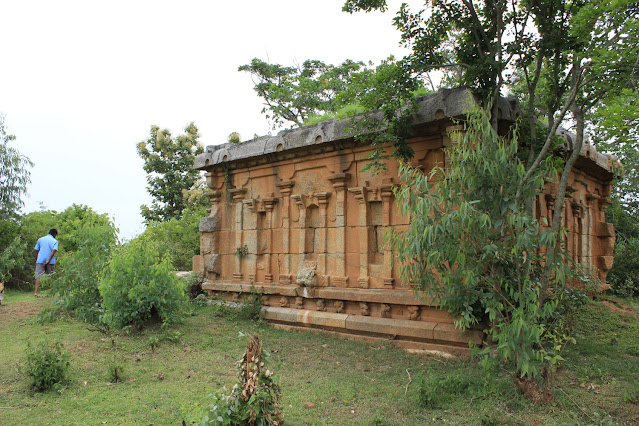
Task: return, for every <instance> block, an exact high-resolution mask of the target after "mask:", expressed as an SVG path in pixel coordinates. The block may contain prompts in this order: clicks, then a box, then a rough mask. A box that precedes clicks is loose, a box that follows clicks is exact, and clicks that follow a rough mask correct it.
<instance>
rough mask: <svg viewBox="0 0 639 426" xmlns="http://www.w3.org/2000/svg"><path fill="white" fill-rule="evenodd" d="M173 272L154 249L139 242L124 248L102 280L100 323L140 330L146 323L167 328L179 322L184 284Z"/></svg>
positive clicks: (184, 304) (183, 308) (184, 301)
mask: <svg viewBox="0 0 639 426" xmlns="http://www.w3.org/2000/svg"><path fill="white" fill-rule="evenodd" d="M172 271H173V264H172V263H171V261H170V260H169V259H168V258H167V257H163V258H162V257H161V256H160V254H159V252H158V250H157V248H156V247H155V246H154V245H152V244H150V243H148V242H146V241H144V240H142V239H136V240H133V241H131V242H129V243H127V244H125V245H124V246H123V247H121V248H120V249H119V250H118V251H117V252H116V253H115V254H114V256H113V257H112V258H111V261H110V262H109V265H108V266H107V268H106V269H105V272H104V274H103V276H102V282H101V284H100V287H99V289H100V294H101V295H102V299H103V303H102V307H103V309H104V315H103V317H102V319H103V321H104V322H106V323H107V324H110V325H113V326H115V327H126V326H129V325H130V326H133V328H135V329H138V330H139V329H141V328H143V327H144V325H145V323H147V322H149V321H159V322H162V323H163V324H170V323H174V322H176V321H179V320H180V319H182V318H183V317H184V315H185V312H186V308H187V304H188V297H187V296H186V294H185V288H184V283H183V281H182V280H180V279H179V278H178V277H177V276H176V275H175V274H173V273H172Z"/></svg>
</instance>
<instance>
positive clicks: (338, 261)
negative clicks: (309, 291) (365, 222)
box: [328, 173, 351, 287]
mask: <svg viewBox="0 0 639 426" xmlns="http://www.w3.org/2000/svg"><path fill="white" fill-rule="evenodd" d="M350 177H351V175H350V174H349V173H339V174H336V175H333V176H331V177H329V178H328V180H329V181H330V182H331V183H332V184H333V188H335V195H336V202H335V254H334V255H335V270H334V271H333V273H334V275H333V276H332V277H331V285H333V286H336V287H348V277H347V276H346V189H347V182H348V180H349V179H350Z"/></svg>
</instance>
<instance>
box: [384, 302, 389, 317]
mask: <svg viewBox="0 0 639 426" xmlns="http://www.w3.org/2000/svg"><path fill="white" fill-rule="evenodd" d="M382 317H383V318H390V305H389V304H388V303H382Z"/></svg>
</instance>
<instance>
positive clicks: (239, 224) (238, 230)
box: [229, 188, 246, 283]
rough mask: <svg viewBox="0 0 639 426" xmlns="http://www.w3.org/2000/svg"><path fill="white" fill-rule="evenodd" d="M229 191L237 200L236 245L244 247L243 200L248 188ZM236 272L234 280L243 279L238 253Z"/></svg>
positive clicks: (235, 200)
mask: <svg viewBox="0 0 639 426" xmlns="http://www.w3.org/2000/svg"><path fill="white" fill-rule="evenodd" d="M229 193H230V194H231V196H232V197H233V201H234V202H235V247H236V248H242V247H244V246H243V244H242V234H243V229H242V205H243V203H242V200H243V199H244V196H245V194H246V188H238V189H230V190H229ZM234 269H235V272H233V282H238V283H239V282H241V281H242V278H243V276H242V256H240V255H239V254H236V256H235V268H234Z"/></svg>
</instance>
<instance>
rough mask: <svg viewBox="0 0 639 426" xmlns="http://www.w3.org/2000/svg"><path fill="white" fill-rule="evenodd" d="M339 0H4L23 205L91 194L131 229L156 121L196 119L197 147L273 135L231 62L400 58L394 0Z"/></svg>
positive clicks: (0, 0) (2, 102) (4, 84)
mask: <svg viewBox="0 0 639 426" xmlns="http://www.w3.org/2000/svg"><path fill="white" fill-rule="evenodd" d="M343 2H344V1H343V0H324V1H304V0H296V1H295V0H274V1H263V0H244V1H224V2H223V1H212V0H209V1H205V0H184V1H179V2H178V1H158V0H155V1H138V0H129V1H114V0H112V1H109V2H97V1H86V0H84V1H66V0H58V1H50V0H45V1H30V0H13V1H11V0H0V40H2V49H1V50H0V112H2V113H4V114H6V120H5V124H6V126H7V130H8V132H9V133H10V134H14V135H15V136H16V137H17V140H16V141H15V142H14V143H13V144H12V146H14V147H16V148H17V149H18V150H19V151H20V152H21V153H22V154H24V155H26V156H27V157H29V158H30V159H31V160H32V161H33V162H34V163H35V167H34V168H33V169H32V171H31V180H32V184H31V187H30V188H29V196H28V198H27V199H26V200H25V201H26V206H25V209H24V211H25V212H30V211H34V210H38V209H39V205H40V203H43V204H44V206H45V207H46V208H48V209H54V210H58V211H61V210H64V209H65V208H66V207H68V206H70V205H71V204H72V203H76V204H86V205H88V206H90V207H92V208H94V209H95V210H96V211H98V212H99V213H108V214H109V215H110V216H111V217H112V218H113V219H114V221H115V223H116V224H117V225H118V226H119V228H120V231H121V232H120V235H121V237H124V238H126V239H129V238H131V237H132V236H134V235H135V234H138V233H140V232H141V231H142V230H143V226H142V217H141V216H140V214H139V212H140V205H141V204H148V203H150V197H149V196H148V194H147V193H146V179H145V177H146V175H145V172H144V171H143V169H142V160H141V159H140V158H139V157H138V156H137V153H136V151H135V146H136V143H138V142H140V141H142V140H144V139H146V138H147V136H148V133H149V129H150V127H151V125H154V124H155V125H158V126H160V127H162V128H169V129H171V131H172V132H173V135H177V134H180V133H182V130H183V128H184V127H185V125H186V124H187V123H189V122H191V121H194V122H195V124H196V125H197V126H198V128H199V129H200V134H201V138H200V141H201V142H202V144H203V145H204V146H206V145H216V144H220V143H224V142H226V138H227V136H228V135H229V133H231V132H233V131H238V132H240V134H241V137H242V140H246V139H250V138H252V137H253V134H255V133H257V134H258V135H263V134H267V133H268V132H269V130H270V128H269V124H268V122H267V120H266V118H265V117H264V116H263V115H262V114H261V113H260V111H261V109H262V104H261V101H260V99H259V98H258V97H257V95H256V94H255V92H254V91H253V84H252V81H251V78H250V75H249V74H247V73H240V72H238V71H237V67H238V66H239V65H243V64H246V63H248V62H249V61H250V60H251V59H252V58H253V57H259V58H261V59H264V60H270V61H271V62H277V63H280V64H282V65H292V64H294V63H301V62H302V61H304V60H305V59H319V60H322V61H325V62H327V63H340V62H342V61H344V60H345V59H347V58H350V59H353V60H365V61H368V60H373V61H374V62H376V63H379V61H380V60H381V59H383V58H385V57H387V56H388V55H389V54H394V55H395V56H397V57H401V56H403V54H404V53H405V52H404V51H403V50H402V49H400V48H399V46H398V43H399V33H398V32H397V31H396V30H395V29H394V28H393V27H392V18H393V16H394V13H395V11H396V10H397V9H398V8H399V4H400V1H393V0H391V1H389V4H390V6H389V11H388V12H387V13H385V14H381V13H377V12H376V13H369V14H365V13H357V14H353V15H349V14H347V13H343V12H341V7H342V5H343ZM417 4H418V5H419V4H420V2H417Z"/></svg>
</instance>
